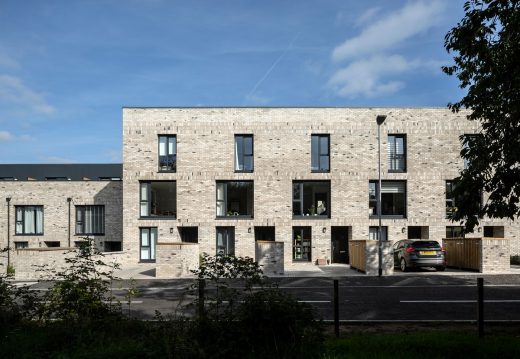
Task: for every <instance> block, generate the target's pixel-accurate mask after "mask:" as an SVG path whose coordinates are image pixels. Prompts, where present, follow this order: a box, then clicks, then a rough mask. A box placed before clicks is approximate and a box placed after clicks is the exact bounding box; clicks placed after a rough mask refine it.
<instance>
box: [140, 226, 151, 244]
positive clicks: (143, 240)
mask: <svg viewBox="0 0 520 359" xmlns="http://www.w3.org/2000/svg"><path fill="white" fill-rule="evenodd" d="M148 232H149V230H148V229H141V246H144V247H148V246H150V238H149V233H148Z"/></svg>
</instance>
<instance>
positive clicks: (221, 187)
mask: <svg viewBox="0 0 520 359" xmlns="http://www.w3.org/2000/svg"><path fill="white" fill-rule="evenodd" d="M225 185H226V184H225V183H217V200H219V201H223V200H224V194H225Z"/></svg>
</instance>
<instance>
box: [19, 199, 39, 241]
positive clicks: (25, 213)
mask: <svg viewBox="0 0 520 359" xmlns="http://www.w3.org/2000/svg"><path fill="white" fill-rule="evenodd" d="M15 207H16V234H43V206H15Z"/></svg>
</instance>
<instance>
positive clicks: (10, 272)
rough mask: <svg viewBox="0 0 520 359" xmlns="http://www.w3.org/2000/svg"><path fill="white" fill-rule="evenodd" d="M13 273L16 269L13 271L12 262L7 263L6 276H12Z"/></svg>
mask: <svg viewBox="0 0 520 359" xmlns="http://www.w3.org/2000/svg"><path fill="white" fill-rule="evenodd" d="M15 273H16V271H15V269H14V267H13V265H12V264H9V265H8V266H7V276H8V277H13V276H14V275H15Z"/></svg>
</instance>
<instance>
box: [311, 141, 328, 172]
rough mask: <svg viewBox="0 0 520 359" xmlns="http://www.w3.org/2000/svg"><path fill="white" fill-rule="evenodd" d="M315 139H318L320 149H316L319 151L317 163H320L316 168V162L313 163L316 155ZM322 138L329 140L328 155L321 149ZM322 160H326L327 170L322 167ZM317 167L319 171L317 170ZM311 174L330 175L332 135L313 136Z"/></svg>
mask: <svg viewBox="0 0 520 359" xmlns="http://www.w3.org/2000/svg"><path fill="white" fill-rule="evenodd" d="M313 138H317V143H318V148H317V149H316V151H317V159H316V160H317V161H318V163H317V164H316V166H314V161H313V158H314V156H313V153H314V146H313V144H314V141H313ZM322 138H326V139H327V152H326V153H322V148H321V139H322ZM322 158H326V162H327V168H325V169H324V168H323V167H322V161H323V160H322ZM315 167H317V169H315ZM311 172H312V173H328V172H330V134H328V133H323V134H318V133H316V134H314V133H313V134H312V135H311Z"/></svg>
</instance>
